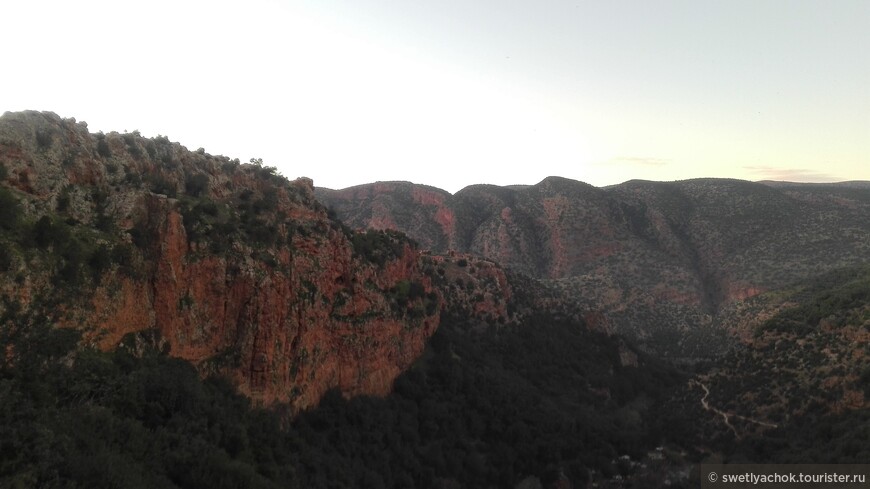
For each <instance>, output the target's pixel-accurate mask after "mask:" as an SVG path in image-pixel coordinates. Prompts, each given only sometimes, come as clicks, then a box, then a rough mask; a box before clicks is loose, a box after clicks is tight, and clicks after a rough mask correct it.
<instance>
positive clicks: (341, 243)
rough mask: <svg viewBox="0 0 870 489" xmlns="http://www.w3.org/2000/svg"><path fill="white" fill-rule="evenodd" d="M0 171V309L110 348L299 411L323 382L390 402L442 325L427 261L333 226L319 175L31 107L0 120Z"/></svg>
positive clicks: (411, 249)
mask: <svg viewBox="0 0 870 489" xmlns="http://www.w3.org/2000/svg"><path fill="white" fill-rule="evenodd" d="M0 165H2V168H0V170H2V172H0V176H2V177H3V180H2V182H0V191H2V192H4V195H7V196H11V197H12V198H14V199H15V200H16V201H17V204H16V210H15V212H17V213H18V214H16V216H17V218H16V221H15V224H14V226H13V227H12V228H10V229H9V230H7V231H8V232H4V233H3V234H2V235H0V246H2V247H3V251H4V252H6V254H7V255H8V256H9V257H11V258H9V260H8V264H6V265H8V266H6V267H5V270H0V294H2V295H3V296H4V297H5V298H6V301H5V302H4V304H11V303H13V302H14V303H15V304H16V305H17V306H19V307H21V308H22V310H34V311H36V310H38V309H40V308H43V309H45V310H46V311H49V312H51V313H52V314H53V315H54V316H55V318H56V320H57V322H58V323H60V324H61V325H63V326H67V327H73V328H79V329H82V330H83V331H84V332H85V338H86V340H87V341H90V342H93V343H95V344H97V345H99V346H100V347H102V348H113V347H116V346H118V345H120V344H124V343H126V344H128V346H129V344H132V343H136V342H137V341H139V340H137V334H141V333H142V332H149V334H152V336H159V337H160V338H161V340H160V341H161V342H162V343H163V344H165V346H166V347H167V348H168V349H169V350H170V352H171V354H172V355H174V356H178V357H181V358H184V359H187V360H189V361H191V362H193V363H194V364H196V365H197V366H198V368H199V369H200V370H201V371H203V372H204V373H208V372H217V373H221V374H224V375H226V376H228V377H229V378H230V379H232V381H233V382H234V383H235V385H237V386H238V388H239V389H240V390H241V391H242V392H244V393H246V394H248V395H249V396H251V397H252V398H253V399H255V400H257V401H259V402H264V403H271V402H274V401H282V402H288V403H289V404H290V405H291V406H292V407H293V408H295V409H304V408H307V407H309V406H312V405H315V404H316V403H317V402H318V400H319V399H320V397H321V396H322V395H323V394H324V393H325V392H326V391H327V390H329V389H332V388H338V389H340V390H341V391H342V392H343V393H344V394H345V395H356V394H373V395H383V394H386V393H388V392H389V391H390V389H391V387H392V381H393V380H394V379H395V377H396V376H397V375H398V374H399V373H401V372H402V371H403V370H404V369H405V368H407V367H408V366H409V365H410V364H411V363H412V362H413V361H414V360H415V359H416V358H417V356H418V355H419V354H420V353H421V352H422V350H423V348H424V345H425V341H426V339H427V338H428V337H429V336H430V335H431V334H432V333H433V332H434V330H435V328H436V327H437V325H438V321H439V314H440V310H441V305H442V296H441V294H440V292H439V291H438V290H436V289H435V288H434V287H433V278H432V276H430V275H427V274H426V273H425V272H424V270H429V271H430V273H431V271H432V270H433V269H434V268H433V266H432V265H431V264H429V263H430V262H431V261H432V258H430V257H427V256H424V255H423V254H421V252H420V251H419V250H418V249H417V246H416V245H415V244H414V243H413V242H411V241H410V240H408V239H407V238H404V237H403V236H401V235H398V234H395V233H365V234H356V233H353V232H352V231H350V230H349V229H347V228H346V227H344V226H343V225H342V224H341V223H340V222H337V221H335V220H333V219H330V217H329V216H328V213H327V209H326V208H325V207H323V206H322V205H320V204H319V203H318V202H317V201H316V200H315V199H314V190H313V186H312V182H311V180H308V179H299V180H296V181H292V182H291V181H287V180H286V179H285V178H283V177H281V176H280V175H277V174H276V172H275V170H274V168H270V167H263V166H262V164H250V165H246V164H245V165H243V164H240V163H239V162H238V160H230V159H229V158H226V157H215V156H212V155H209V154H207V153H205V151H202V150H200V151H197V152H191V151H188V150H187V149H186V148H184V147H182V146H181V145H179V144H178V143H171V142H169V140H168V139H166V138H162V137H158V138H155V139H146V138H142V137H140V136H139V135H138V134H136V133H132V134H118V133H111V134H106V135H102V134H96V135H95V134H90V133H89V132H88V130H87V126H86V125H85V124H84V123H77V122H75V121H74V120H62V119H60V118H59V117H57V116H56V115H54V114H50V113H36V112H26V113H14V114H11V113H7V114H5V115H4V116H3V117H2V119H0ZM421 198H422V199H423V200H426V199H429V200H431V198H430V197H426V196H423V197H421ZM34 239H35V240H36V243H38V245H37V246H36V247H35V248H34V247H33V246H32V240H34ZM29 240H30V241H29ZM0 307H5V306H0ZM154 333H159V335H154Z"/></svg>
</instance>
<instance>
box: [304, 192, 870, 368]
mask: <svg viewBox="0 0 870 489" xmlns="http://www.w3.org/2000/svg"><path fill="white" fill-rule="evenodd" d="M354 189H355V192H356V193H355V194H349V193H344V192H343V191H332V190H328V189H319V188H316V189H315V195H317V197H318V198H319V199H320V200H321V201H322V202H324V203H325V204H326V205H327V206H329V207H330V208H331V209H333V211H334V212H335V213H336V215H338V216H339V217H341V218H342V219H343V220H344V221H345V222H346V223H347V224H348V225H350V226H352V227H357V228H368V227H374V228H390V229H397V230H401V231H403V232H405V233H407V234H408V235H409V236H411V237H412V238H413V239H415V240H417V241H418V242H420V243H421V244H423V245H424V246H425V247H428V248H431V249H433V250H434V251H436V252H443V251H445V250H447V249H455V250H457V251H462V252H468V253H472V254H478V255H481V256H484V257H489V258H491V259H494V260H496V261H499V262H500V263H502V264H504V265H505V266H507V267H509V268H513V269H516V270H518V271H521V272H523V273H526V274H529V275H531V276H533V277H537V278H540V279H544V280H551V281H554V283H555V284H557V285H558V286H560V287H562V288H563V289H565V293H566V294H569V295H574V296H576V297H578V301H579V302H580V303H581V304H583V305H584V306H585V307H589V308H598V309H600V311H599V312H602V313H603V314H604V315H605V316H606V317H608V318H609V319H610V320H611V322H612V323H613V324H614V325H615V328H616V331H619V332H623V333H625V334H627V335H628V336H629V337H632V338H633V339H635V340H637V341H639V342H640V343H641V344H644V345H645V347H647V348H649V349H651V351H655V352H657V353H665V354H666V355H667V356H670V357H672V358H676V357H682V356H689V357H691V356H694V355H699V354H700V355H702V356H703V355H704V354H705V353H704V352H703V351H696V350H695V349H694V347H691V348H689V347H686V348H683V347H676V348H672V347H666V346H665V345H656V344H654V343H656V340H655V339H654V338H650V335H651V333H650V331H653V330H655V329H661V324H662V323H668V322H670V323H672V324H675V325H679V324H686V327H685V328H684V327H683V326H675V327H674V329H675V331H670V332H669V331H661V333H662V334H663V335H664V336H673V335H674V334H676V333H677V331H676V330H682V329H686V328H688V329H689V330H692V329H694V330H699V329H704V328H706V326H707V325H710V324H712V323H716V322H717V321H719V320H720V319H721V318H720V316H721V315H720V314H719V312H720V311H722V310H723V308H725V309H727V308H729V307H730V306H731V304H733V303H735V302H740V301H743V300H746V299H749V298H751V297H754V296H756V295H758V294H759V293H761V292H764V291H768V290H775V289H778V288H781V287H786V286H788V285H789V284H791V283H795V282H798V281H801V280H805V279H807V278H811V277H813V276H815V275H819V274H822V273H825V272H827V271H830V270H833V269H836V268H840V267H845V266H851V265H860V264H862V263H864V262H865V261H866V258H865V257H866V256H867V253H868V251H870V249H868V245H867V243H868V240H870V225H868V222H870V192H868V189H866V188H864V187H863V185H861V184H860V182H845V183H842V184H818V185H814V184H807V185H790V184H781V185H772V184H769V183H757V182H748V181H744V180H737V179H714V178H700V179H690V180H681V181H675V182H651V181H643V180H630V181H627V182H625V183H622V184H619V185H614V186H608V187H606V188H597V187H593V186H591V185H588V184H585V183H582V182H577V181H574V180H570V179H566V178H561V177H548V178H546V179H544V180H542V181H541V182H539V183H538V184H535V185H531V186H526V187H521V188H516V187H498V186H493V185H474V186H469V187H466V188H464V189H462V190H460V191H459V192H457V193H456V194H453V195H450V196H449V197H448V196H447V195H448V194H447V193H445V192H441V193H439V194H438V195H439V196H440V197H439V199H438V200H437V201H434V200H433V201H431V202H428V203H422V202H419V201H416V200H415V199H413V198H411V197H410V195H411V193H413V192H414V191H415V187H414V184H408V183H405V184H403V185H402V186H401V187H398V186H393V185H390V184H388V183H381V184H379V185H378V186H376V187H375V186H368V187H367V186H356V187H354ZM427 189H429V187H427ZM363 194H365V198H359V196H360V195H363ZM398 202H401V206H400V207H399V208H396V207H394V204H395V203H398ZM641 311H643V312H641ZM651 317H656V318H657V319H656V320H655V321H653V320H648V319H645V318H651ZM732 319H735V320H736V321H737V323H736V324H722V325H719V326H721V327H723V328H725V329H728V330H731V329H739V328H741V327H742V326H741V324H740V323H741V322H744V321H747V320H749V319H748V318H732ZM719 326H717V327H719ZM656 334H657V333H652V336H655V335H656ZM648 340H649V341H648ZM668 342H670V340H668ZM663 347H664V348H663Z"/></svg>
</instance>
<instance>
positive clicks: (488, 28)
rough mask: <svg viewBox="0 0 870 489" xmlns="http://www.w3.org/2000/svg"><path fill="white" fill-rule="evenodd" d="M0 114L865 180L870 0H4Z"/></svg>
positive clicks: (453, 158)
mask: <svg viewBox="0 0 870 489" xmlns="http://www.w3.org/2000/svg"><path fill="white" fill-rule="evenodd" d="M2 10H3V19H2V24H0V45H2V46H3V61H2V63H3V73H2V75H0V112H4V111H7V110H25V109H36V110H50V111H53V112H56V113H58V114H59V115H61V116H63V117H75V118H76V119H77V120H79V121H86V122H87V123H88V127H89V128H90V130H91V131H92V132H97V131H100V130H102V131H105V132H109V131H113V130H114V131H119V132H123V131H125V130H127V131H133V130H134V129H138V130H139V131H140V132H141V133H142V134H143V135H145V136H156V135H157V134H163V135H166V136H168V137H169V138H170V139H171V140H172V141H178V142H180V143H181V144H183V145H185V146H187V147H188V148H189V149H191V150H194V149H196V148H199V147H204V148H205V149H206V151H208V152H209V153H212V154H223V155H226V156H229V157H230V158H239V159H241V160H242V161H247V160H248V159H250V158H252V157H257V158H262V159H263V160H264V163H265V164H267V165H272V166H277V167H278V169H279V170H280V172H281V173H282V174H284V175H285V176H287V177H289V178H295V177H297V176H307V177H310V178H313V179H314V182H315V185H318V186H324V187H331V188H344V187H347V186H351V185H357V184H361V183H368V182H372V181H377V180H410V181H413V182H416V183H422V184H428V185H433V186H436V187H440V188H443V189H445V190H448V191H450V192H455V191H457V190H459V189H460V188H462V187H464V186H466V185H470V184H475V183H493V184H498V185H509V184H533V183H537V182H538V181H540V180H542V179H543V178H544V177H546V176H549V175H559V176H563V177H567V178H573V179H577V180H581V181H584V182H588V183H591V184H592V185H596V186H604V185H610V184H615V183H620V182H623V181H625V180H629V179H633V178H641V179H648V180H677V179H685V178H694V177H731V178H742V179H747V180H762V179H777V180H791V181H841V180H870V1H868V0H855V1H851V0H824V1H801V0H782V1H765V0H751V1H742V0H727V1H720V0H717V1H702V0H687V1H652V0H643V1H618V0H607V1H605V0H601V1H596V2H590V1H580V2H577V1H555V0H550V1H548V0H537V1H531V0H527V1H522V2H521V1H510V0H500V1H495V0H430V1H419V0H418V1H415V0H401V1H400V0H395V1H392V0H347V1H342V0H320V1H302V0H298V1H297V0H289V1H283V0H282V1H279V0H248V1H245V2H240V1H234V2H228V1H184V0H173V1H165V0H157V1H150V2H124V1H94V0H77V1H40V0H29V1H9V2H4V5H3V9H2Z"/></svg>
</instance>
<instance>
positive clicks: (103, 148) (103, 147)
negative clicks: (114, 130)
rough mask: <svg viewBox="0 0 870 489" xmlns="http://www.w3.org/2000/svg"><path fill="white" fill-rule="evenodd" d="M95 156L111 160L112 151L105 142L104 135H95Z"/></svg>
mask: <svg viewBox="0 0 870 489" xmlns="http://www.w3.org/2000/svg"><path fill="white" fill-rule="evenodd" d="M97 154H98V155H100V156H102V157H103V158H111V156H112V149H111V148H110V147H109V142H108V141H106V136H105V135H104V134H97Z"/></svg>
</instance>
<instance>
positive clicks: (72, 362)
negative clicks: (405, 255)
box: [0, 307, 679, 488]
mask: <svg viewBox="0 0 870 489" xmlns="http://www.w3.org/2000/svg"><path fill="white" fill-rule="evenodd" d="M7 309H8V310H9V311H10V312H9V313H7V314H6V316H5V317H4V318H2V324H3V329H2V338H0V339H2V345H0V351H2V352H5V355H6V356H5V358H3V361H2V362H0V365H2V369H0V397H2V399H3V401H4V402H3V403H2V407H0V486H3V487H61V486H63V487H89V488H93V487H125V488H126V487H209V488H222V487H227V488H229V487H239V488H241V487H374V488H380V487H396V488H399V487H453V486H452V485H451V484H456V483H459V484H461V485H462V486H465V487H507V486H513V485H515V484H516V483H517V482H519V481H520V480H522V479H523V478H525V477H527V476H537V477H540V478H541V479H542V480H543V482H545V483H547V482H553V481H555V480H556V479H557V478H560V477H567V478H569V479H570V480H572V481H574V482H575V483H579V482H582V481H585V480H588V478H589V477H590V475H591V474H592V473H591V472H590V471H589V470H590V469H594V470H597V471H599V472H598V473H604V474H609V475H613V474H615V473H616V472H617V471H620V470H622V469H620V468H619V467H618V466H617V465H615V464H614V463H613V461H614V460H615V459H616V458H617V457H618V456H620V455H623V454H629V455H631V456H632V457H633V458H638V457H641V456H642V455H643V453H644V451H645V450H648V449H649V448H650V447H652V446H655V444H657V443H658V442H659V441H660V439H661V433H662V427H661V426H660V425H659V424H658V422H657V421H656V420H657V419H659V416H657V415H656V413H655V407H654V406H655V405H657V404H658V403H659V401H660V400H661V399H660V398H661V396H663V395H664V393H666V392H667V390H668V388H669V387H671V386H673V385H674V384H675V383H676V382H677V381H678V380H679V376H678V375H676V374H675V373H674V372H672V371H670V370H668V369H666V368H664V367H662V366H659V365H657V364H655V363H648V364H646V365H645V367H644V368H637V367H621V366H620V364H619V361H618V347H619V345H618V340H617V339H615V338H609V337H605V336H603V335H599V334H597V333H590V332H588V331H587V330H586V329H585V328H582V327H578V325H572V324H564V323H559V322H556V321H553V320H550V319H548V318H546V317H539V318H537V319H535V320H533V321H530V322H528V323H527V324H524V325H522V326H519V327H515V328H509V327H501V328H496V327H488V328H487V329H486V330H484V331H477V332H473V331H472V330H471V329H469V328H468V326H469V325H468V324H465V323H463V322H461V321H457V320H455V319H448V320H446V321H445V324H444V325H442V327H441V328H440V329H439V331H438V332H437V333H436V335H435V337H433V339H432V342H431V345H430V347H429V349H428V350H427V353H426V354H425V355H424V358H423V359H421V361H420V362H418V364H417V365H416V366H415V367H414V368H412V369H411V370H410V371H409V372H407V373H406V374H405V375H403V376H402V377H400V378H399V380H398V381H397V383H396V389H395V393H394V394H393V395H391V396H388V397H387V398H385V399H376V398H367V397H361V398H356V399H353V400H350V401H347V400H344V399H343V398H341V396H340V395H339V394H338V393H330V394H328V395H327V396H326V398H325V399H324V400H323V401H322V403H321V405H320V407H319V408H318V409H315V410H312V411H311V412H306V413H302V414H301V415H299V416H298V417H296V418H295V420H294V421H293V422H292V423H290V424H286V422H285V421H282V420H286V419H287V418H286V417H285V416H283V415H282V414H281V413H280V412H278V411H276V410H264V409H260V408H254V407H252V406H251V405H250V403H249V401H247V400H246V399H245V398H243V397H241V396H239V395H237V394H235V393H234V392H233V389H232V388H231V387H230V386H229V385H228V384H226V383H225V382H223V381H221V380H218V379H213V378H209V379H206V380H204V381H203V380H200V378H199V377H198V375H197V372H196V371H195V369H194V368H193V367H192V366H191V365H190V364H188V363H186V362H183V361H181V360H177V359H173V358H171V357H169V356H167V355H165V354H164V353H160V352H158V351H157V350H156V349H147V350H146V351H145V352H144V353H142V352H138V353H137V354H134V353H133V349H131V348H124V347H122V348H119V349H118V350H117V351H114V352H99V351H96V350H92V349H76V348H75V345H76V341H77V333H75V332H73V331H71V330H65V329H57V328H53V327H51V326H50V324H49V323H48V322H46V321H42V320H39V319H38V318H35V317H25V316H24V315H23V314H17V313H16V309H15V308H14V307H8V308H7ZM134 343H136V342H135V341H133V338H129V339H127V340H125V342H123V344H126V345H132V344H134ZM139 343H141V338H140V341H139ZM601 471H603V472H601Z"/></svg>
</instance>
